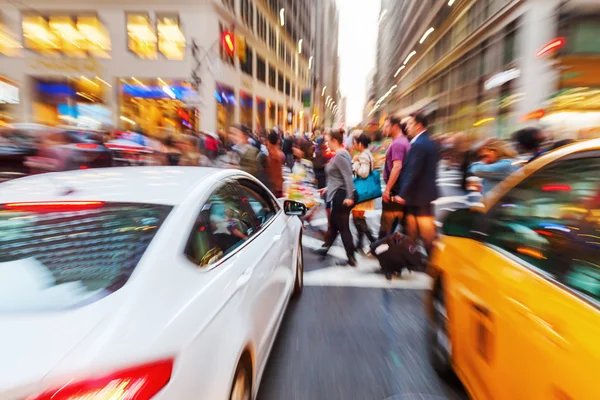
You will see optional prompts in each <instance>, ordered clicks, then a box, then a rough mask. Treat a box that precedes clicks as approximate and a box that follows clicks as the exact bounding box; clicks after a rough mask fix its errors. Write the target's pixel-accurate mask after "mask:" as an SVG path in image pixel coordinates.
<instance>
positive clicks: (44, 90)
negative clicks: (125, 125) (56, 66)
mask: <svg viewBox="0 0 600 400" xmlns="http://www.w3.org/2000/svg"><path fill="white" fill-rule="evenodd" d="M31 87H32V109H33V116H34V120H35V122H37V123H40V124H45V125H73V126H79V127H85V128H91V129H100V128H102V127H103V126H106V125H110V124H111V123H112V117H111V113H110V109H109V108H108V106H107V102H106V90H107V86H106V85H100V84H98V83H97V82H95V81H93V80H92V79H90V78H87V77H80V78H57V79H50V78H49V79H35V78H32V85H31Z"/></svg>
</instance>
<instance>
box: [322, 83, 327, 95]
mask: <svg viewBox="0 0 600 400" xmlns="http://www.w3.org/2000/svg"><path fill="white" fill-rule="evenodd" d="M325 89H327V86H323V90H321V97H323V96H325Z"/></svg>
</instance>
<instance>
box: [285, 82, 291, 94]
mask: <svg viewBox="0 0 600 400" xmlns="http://www.w3.org/2000/svg"><path fill="white" fill-rule="evenodd" d="M291 87H292V86H291V82H290V80H289V79H286V80H285V94H286V95H288V96H291V95H292V89H291Z"/></svg>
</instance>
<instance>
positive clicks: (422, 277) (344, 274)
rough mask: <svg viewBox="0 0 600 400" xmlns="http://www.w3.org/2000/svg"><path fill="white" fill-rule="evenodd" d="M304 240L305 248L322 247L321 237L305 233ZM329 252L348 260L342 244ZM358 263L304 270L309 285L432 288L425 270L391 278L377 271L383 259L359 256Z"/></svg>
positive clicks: (305, 280) (305, 279) (306, 283)
mask: <svg viewBox="0 0 600 400" xmlns="http://www.w3.org/2000/svg"><path fill="white" fill-rule="evenodd" d="M302 242H303V244H304V246H305V247H307V248H310V249H314V250H317V249H319V248H321V246H322V245H323V242H322V241H321V240H318V239H315V238H312V237H310V236H304V237H303V238H302ZM329 254H330V255H332V256H334V257H336V258H339V259H342V260H345V259H346V252H345V251H344V249H343V248H341V247H339V246H332V247H331V248H330V249H329ZM357 261H358V265H357V266H356V267H349V266H328V267H325V268H320V269H318V270H314V271H306V272H304V284H305V285H306V286H335V287H361V288H389V289H412V290H425V289H429V288H430V287H431V284H432V282H431V278H430V277H429V276H428V275H427V274H424V273H419V272H412V273H408V272H406V271H405V272H403V274H402V276H401V277H400V278H394V279H392V280H391V281H388V280H387V279H385V276H384V275H383V274H380V273H377V272H378V270H379V262H378V261H377V259H374V258H370V257H365V256H360V255H359V256H358V257H357Z"/></svg>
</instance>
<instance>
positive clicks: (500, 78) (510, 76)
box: [484, 68, 521, 90]
mask: <svg viewBox="0 0 600 400" xmlns="http://www.w3.org/2000/svg"><path fill="white" fill-rule="evenodd" d="M520 76H521V70H520V69H518V68H513V69H509V70H508V71H504V72H500V73H499V74H496V75H494V76H492V77H491V78H490V79H488V80H487V81H486V82H485V84H484V88H485V90H490V89H494V88H497V87H500V86H502V85H504V84H505V83H507V82H510V81H512V80H514V79H517V78H518V77H520Z"/></svg>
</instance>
